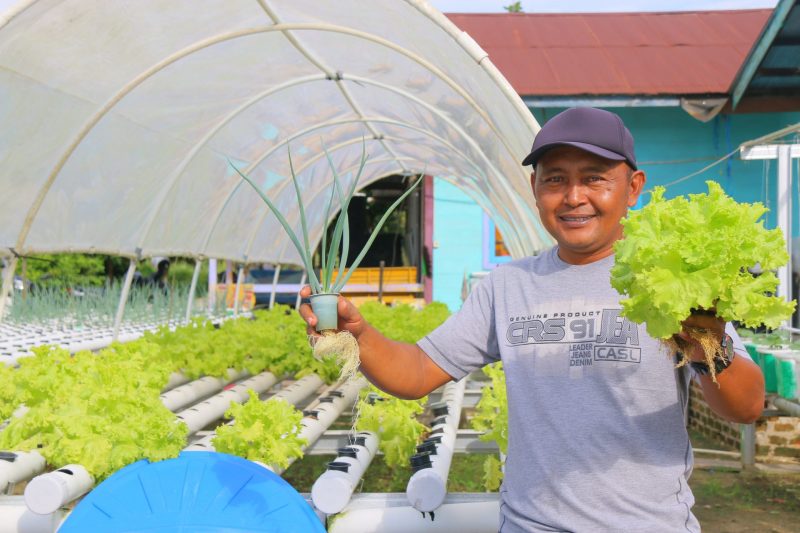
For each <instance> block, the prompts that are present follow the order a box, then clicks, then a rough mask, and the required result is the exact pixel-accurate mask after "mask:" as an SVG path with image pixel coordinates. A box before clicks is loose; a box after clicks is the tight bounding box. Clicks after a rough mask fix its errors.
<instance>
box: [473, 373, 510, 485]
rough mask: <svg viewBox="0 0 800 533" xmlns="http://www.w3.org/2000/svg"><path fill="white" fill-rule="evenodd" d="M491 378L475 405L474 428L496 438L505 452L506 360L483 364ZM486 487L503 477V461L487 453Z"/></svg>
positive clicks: (506, 444)
mask: <svg viewBox="0 0 800 533" xmlns="http://www.w3.org/2000/svg"><path fill="white" fill-rule="evenodd" d="M483 373H484V374H486V375H487V376H489V379H490V380H491V382H490V383H489V384H488V385H486V386H485V387H484V388H483V392H482V394H481V399H480V401H478V404H477V405H476V406H475V416H474V417H473V418H472V428H473V429H475V430H477V431H482V432H483V433H482V434H481V436H480V437H479V438H480V439H481V440H483V441H487V442H488V441H495V442H496V443H497V446H498V448H500V452H501V453H502V454H504V455H505V454H506V453H508V401H507V397H506V376H505V373H504V371H503V363H494V364H492V365H487V366H485V367H483ZM483 472H484V483H485V486H486V490H497V488H498V487H499V486H500V482H501V481H502V480H503V471H502V463H501V462H500V461H499V460H498V459H497V458H496V457H495V456H494V455H490V456H489V457H487V459H486V462H485V463H484V466H483Z"/></svg>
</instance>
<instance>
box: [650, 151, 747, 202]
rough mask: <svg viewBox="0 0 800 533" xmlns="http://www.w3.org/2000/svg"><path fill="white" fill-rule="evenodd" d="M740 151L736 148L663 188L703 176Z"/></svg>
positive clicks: (651, 190)
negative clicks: (699, 175)
mask: <svg viewBox="0 0 800 533" xmlns="http://www.w3.org/2000/svg"><path fill="white" fill-rule="evenodd" d="M738 151H739V148H738V147H737V148H736V149H735V150H733V151H732V152H730V153H728V154H726V155H724V156H722V157H720V158H719V159H717V160H716V161H714V162H713V163H710V164H708V165H706V166H704V167H703V168H701V169H700V170H697V171H695V172H692V173H691V174H687V175H685V176H683V177H681V178H678V179H676V180H674V181H671V182H669V183H667V184H664V185H662V187H669V186H671V185H675V184H676V183H680V182H682V181H686V180H688V179H689V178H693V177H695V176H697V175H698V174H702V173H703V172H705V171H706V170H708V169H710V168H713V167H715V166H717V165H719V164H720V163H722V162H723V161H725V160H727V159H729V158H730V157H731V156H733V155H734V154H736V153H737V152H738ZM646 192H653V189H652V188H650V189H647V191H646Z"/></svg>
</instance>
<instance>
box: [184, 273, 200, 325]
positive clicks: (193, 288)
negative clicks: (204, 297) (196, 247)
mask: <svg viewBox="0 0 800 533" xmlns="http://www.w3.org/2000/svg"><path fill="white" fill-rule="evenodd" d="M202 266H203V260H202V259H195V260H194V272H193V273H192V284H191V285H190V286H189V298H188V301H187V302H186V323H187V324H188V323H189V320H191V319H192V304H194V292H195V291H196V290H197V280H198V278H199V277H200V268H201V267H202Z"/></svg>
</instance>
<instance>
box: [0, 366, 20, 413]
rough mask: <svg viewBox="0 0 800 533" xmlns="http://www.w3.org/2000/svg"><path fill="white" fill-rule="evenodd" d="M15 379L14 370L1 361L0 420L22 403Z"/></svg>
mask: <svg viewBox="0 0 800 533" xmlns="http://www.w3.org/2000/svg"><path fill="white" fill-rule="evenodd" d="M13 379H14V370H13V369H12V368H11V367H8V366H6V365H4V364H3V363H0V421H2V420H5V419H6V418H8V417H9V416H11V413H13V412H14V409H16V408H17V406H18V405H19V404H20V403H21V400H20V398H19V396H18V394H17V389H16V386H15V384H14V381H13Z"/></svg>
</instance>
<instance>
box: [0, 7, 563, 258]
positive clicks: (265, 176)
mask: <svg viewBox="0 0 800 533" xmlns="http://www.w3.org/2000/svg"><path fill="white" fill-rule="evenodd" d="M8 3H9V2H6V4H8ZM121 7H122V6H121V5H120V4H119V3H118V2H104V1H101V0H34V1H30V0H24V1H19V2H16V3H14V2H11V7H10V8H7V9H6V10H5V11H4V12H2V13H0V91H2V92H1V93H0V94H2V96H3V97H2V98H0V113H1V114H2V116H3V117H4V119H5V120H4V124H7V125H13V126H12V127H5V128H2V130H0V160H2V161H3V164H2V166H0V190H2V191H3V194H0V255H3V254H7V253H9V252H10V250H14V251H16V252H17V253H34V252H57V251H85V252H102V253H110V254H119V255H124V256H129V257H136V256H142V257H148V256H158V255H185V256H193V257H217V258H222V259H231V260H235V261H245V262H278V261H280V262H286V263H292V262H297V261H298V258H297V254H296V252H295V250H294V248H293V247H292V246H291V244H290V243H289V240H288V239H287V238H286V236H285V234H284V232H283V230H282V229H281V227H280V226H279V224H278V223H277V221H276V220H275V217H274V216H273V215H272V214H270V213H269V212H268V210H267V209H266V207H265V206H264V205H263V204H262V202H261V200H260V198H258V196H257V195H256V194H255V192H254V191H252V190H251V189H250V188H249V186H248V185H247V184H246V183H243V182H242V180H241V179H240V178H239V177H238V175H237V174H236V173H235V172H234V171H233V169H232V168H231V167H230V165H229V164H228V160H230V161H232V162H233V163H234V164H236V165H237V167H239V168H240V169H242V170H243V171H245V172H247V173H248V174H249V175H251V176H252V177H253V178H254V179H255V180H256V182H258V183H260V184H261V185H262V186H263V187H264V188H265V189H266V190H267V191H268V194H269V195H270V196H271V197H272V198H273V200H274V201H275V202H276V203H277V204H278V205H279V206H281V208H282V209H283V210H284V212H285V213H288V214H289V217H288V218H289V220H290V221H291V222H292V223H293V224H295V225H297V226H298V227H299V219H298V216H297V213H296V211H297V209H296V203H295V197H294V188H293V187H292V185H291V182H290V179H289V176H290V173H289V167H288V153H289V150H291V154H292V159H293V162H294V165H295V168H296V170H297V171H298V175H299V180H300V183H301V188H302V194H303V199H304V201H305V203H306V204H307V205H309V206H310V207H309V222H310V224H311V233H312V237H313V240H314V242H316V241H317V240H318V239H319V238H320V237H321V231H322V228H323V227H324V223H325V220H323V218H324V213H323V211H324V205H325V201H326V198H325V194H323V191H324V190H325V189H326V188H327V187H328V186H329V185H330V180H331V179H332V176H331V172H330V170H329V168H328V163H327V159H326V158H325V156H324V154H323V147H327V149H328V150H329V151H330V153H331V157H332V158H333V160H334V161H335V162H336V165H337V167H338V168H339V169H340V173H341V174H342V175H343V176H345V179H346V180H350V179H352V175H353V174H354V172H355V169H356V168H357V165H358V161H359V157H360V155H361V150H362V144H366V148H367V152H368V154H369V161H368V164H367V166H366V169H365V172H364V175H363V176H362V179H361V183H360V186H362V187H363V186H366V185H368V184H369V183H371V182H373V181H375V180H378V179H380V178H382V177H385V176H387V175H391V174H406V175H412V174H415V173H420V172H423V171H424V172H426V173H427V174H430V175H435V176H438V177H441V178H444V179H446V180H448V181H449V182H451V183H453V184H455V185H456V186H458V187H460V188H461V189H462V190H464V191H465V192H466V193H467V194H468V195H469V196H470V197H472V198H473V199H474V200H475V201H476V202H478V203H479V204H480V205H481V206H482V207H483V208H484V209H485V210H486V211H487V212H488V213H489V214H490V216H491V217H492V218H493V219H494V220H495V222H496V223H497V225H498V227H499V228H500V230H501V231H502V232H503V234H504V237H505V239H506V243H507V244H508V246H509V248H510V250H511V253H512V255H515V256H521V255H525V254H530V253H533V252H535V251H537V250H540V249H542V248H544V247H545V246H547V245H549V243H550V239H549V237H548V236H547V235H546V233H545V232H544V231H543V229H542V227H541V225H540V223H539V220H538V217H537V214H536V208H535V206H534V204H533V198H532V195H531V193H530V189H529V182H528V173H527V170H526V169H525V168H523V167H521V166H520V164H519V162H520V160H521V159H522V157H523V156H524V155H525V154H526V153H527V151H528V148H529V146H530V142H531V140H532V139H533V136H534V135H535V133H536V132H537V131H538V125H537V124H536V122H535V120H534V119H533V117H532V116H531V114H530V112H529V111H528V109H527V108H526V107H525V105H524V104H523V103H522V101H521V100H520V98H519V97H518V96H517V94H516V93H515V92H514V91H513V89H512V88H511V87H510V85H509V84H508V83H507V82H506V80H505V79H504V78H503V77H502V76H501V75H500V74H499V72H498V71H497V70H496V69H495V67H494V66H493V65H492V63H491V62H490V61H489V59H488V58H487V57H486V54H485V53H484V52H483V51H482V50H481V49H480V48H479V47H478V46H477V44H475V43H474V41H473V40H472V39H471V38H470V37H469V36H467V35H466V34H465V33H463V32H461V31H460V30H458V29H457V28H456V27H455V26H454V25H453V24H452V23H451V22H450V21H449V20H447V19H446V18H445V17H444V16H443V15H442V14H441V13H439V12H438V11H436V10H435V9H433V8H432V7H430V6H429V5H428V4H427V3H426V2H423V1H415V0H371V1H370V2H364V1H358V0H336V1H332V0H331V1H320V0H206V1H204V2H202V3H201V4H198V3H197V2H195V1H189V0H138V1H137V2H130V3H126V4H125V5H124V9H120V8H121ZM337 205H338V203H337Z"/></svg>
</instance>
